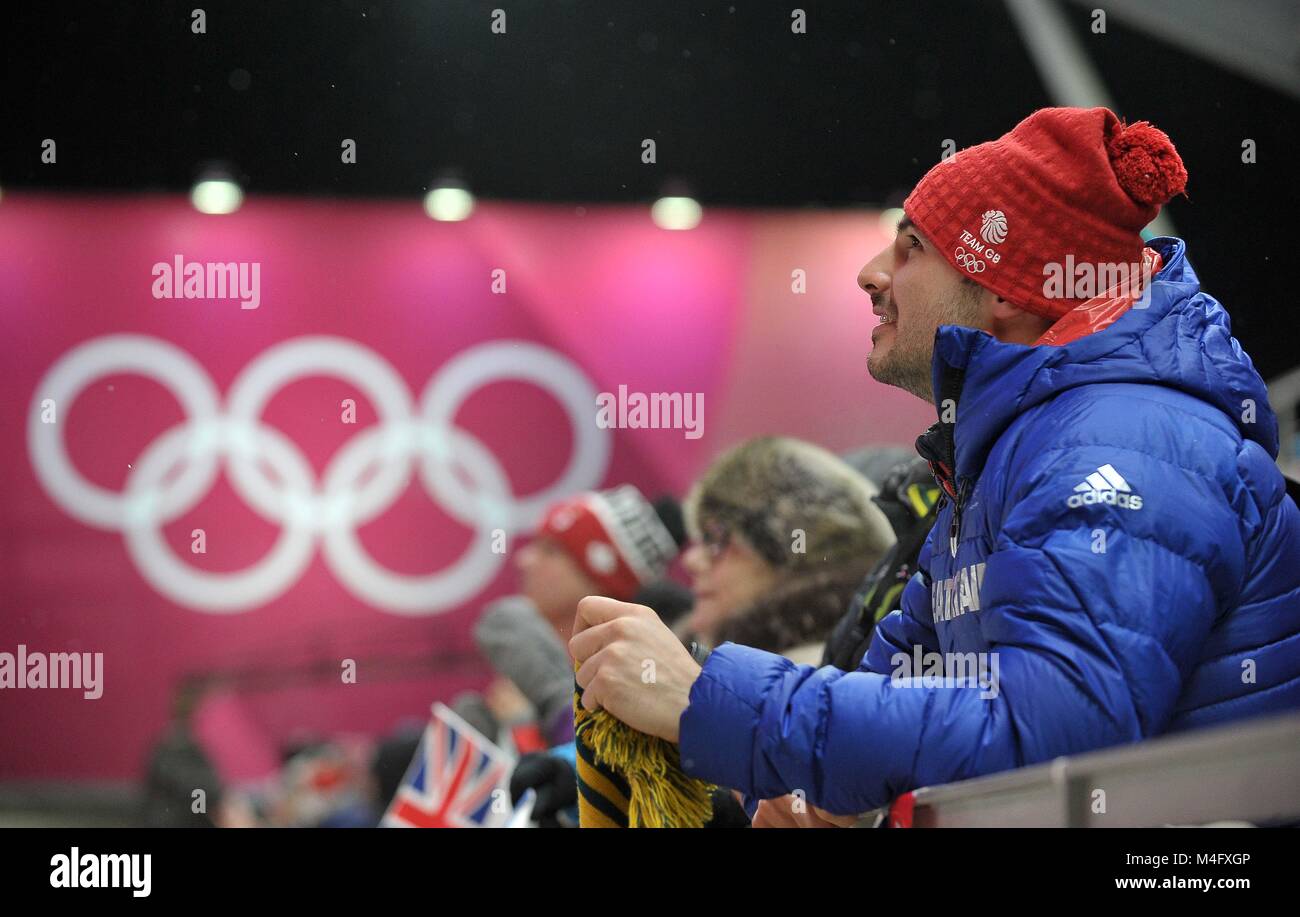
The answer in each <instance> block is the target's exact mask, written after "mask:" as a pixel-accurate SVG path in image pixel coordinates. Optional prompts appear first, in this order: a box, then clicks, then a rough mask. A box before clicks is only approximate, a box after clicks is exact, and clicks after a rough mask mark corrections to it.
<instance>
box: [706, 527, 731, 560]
mask: <svg viewBox="0 0 1300 917" xmlns="http://www.w3.org/2000/svg"><path fill="white" fill-rule="evenodd" d="M730 544H731V530H730V529H728V528H727V527H726V526H725V525H723V524H722V523H720V522H715V521H713V520H709V521H708V522H705V523H704V524H703V525H701V526H700V546H701V547H703V548H704V550H705V551H706V552H707V553H708V555H709V561H710V562H712V561H715V560H717V559H718V558H719V557H721V556H722V555H723V553H724V552H725V551H726V550H727V547H728V546H729V545H730Z"/></svg>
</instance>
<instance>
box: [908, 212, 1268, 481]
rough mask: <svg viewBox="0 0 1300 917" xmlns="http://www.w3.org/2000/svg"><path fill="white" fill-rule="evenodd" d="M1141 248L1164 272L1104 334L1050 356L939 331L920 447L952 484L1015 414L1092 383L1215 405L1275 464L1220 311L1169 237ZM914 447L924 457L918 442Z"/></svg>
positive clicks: (1253, 376) (1259, 397) (1250, 382)
mask: <svg viewBox="0 0 1300 917" xmlns="http://www.w3.org/2000/svg"><path fill="white" fill-rule="evenodd" d="M1147 244H1148V245H1149V246H1150V247H1152V248H1154V249H1156V250H1157V251H1158V252H1160V255H1161V257H1162V258H1163V259H1164V267H1163V268H1162V269H1161V271H1160V273H1159V274H1157V275H1156V276H1155V278H1154V279H1153V280H1152V283H1151V289H1150V296H1149V301H1148V302H1146V304H1145V305H1146V307H1145V308H1139V307H1137V306H1135V307H1134V308H1131V309H1129V310H1128V311H1127V312H1126V313H1125V314H1123V315H1122V316H1120V317H1119V318H1118V319H1117V320H1116V321H1115V323H1114V324H1112V325H1111V326H1110V327H1109V328H1106V329H1104V330H1103V331H1100V332H1097V333H1095V334H1090V335H1087V336H1085V337H1082V338H1079V339H1078V340H1076V341H1072V342H1070V343H1069V344H1066V345H1063V346H1059V347H1055V346H1037V347H1033V346H1026V345H1023V344H1008V343H1003V342H1001V341H998V340H997V339H995V338H994V337H992V336H991V335H989V334H987V333H985V332H983V331H978V330H976V329H973V328H963V327H959V326H956V325H942V326H940V327H939V330H938V331H937V332H936V335H935V348H934V362H933V364H932V373H933V377H932V380H933V385H934V392H935V408H936V409H937V411H938V414H939V422H938V423H937V424H936V425H935V426H934V427H931V429H930V431H927V433H926V434H925V435H924V436H923V437H922V439H925V440H927V442H928V445H929V446H931V447H933V448H938V449H942V448H943V447H944V446H945V445H948V444H950V447H951V461H952V472H953V476H954V477H955V478H958V479H960V478H963V477H976V476H978V474H979V472H980V470H981V469H982V468H983V466H984V462H985V460H986V459H987V458H988V453H989V450H991V449H992V448H993V445H994V444H995V443H996V442H997V440H998V438H999V437H1000V436H1001V435H1002V432H1003V431H1004V430H1005V429H1006V428H1007V426H1008V425H1009V424H1010V423H1011V421H1012V420H1014V419H1015V418H1016V417H1017V416H1018V415H1019V414H1021V413H1023V412H1024V411H1027V410H1029V409H1030V408H1032V407H1033V406H1035V405H1037V404H1039V403H1041V402H1043V401H1045V400H1047V399H1049V398H1052V397H1054V396H1055V395H1057V394H1059V393H1061V392H1063V391H1065V390H1067V389H1069V388H1073V387H1076V386H1079V385H1087V384H1093V383H1099V382H1142V383H1148V384H1156V385H1165V386H1169V387H1171V388H1177V389H1180V390H1183V391H1187V392H1189V393H1191V394H1193V395H1196V396H1197V397H1200V398H1201V399H1202V400H1205V401H1208V402H1210V403H1212V404H1215V405H1217V406H1218V407H1219V408H1220V409H1221V410H1223V411H1224V412H1225V413H1226V414H1228V415H1229V416H1230V417H1233V419H1234V420H1236V421H1237V422H1238V426H1239V427H1240V428H1241V431H1242V435H1243V436H1246V437H1248V438H1251V439H1255V440H1256V441H1258V442H1259V443H1260V444H1261V445H1262V446H1264V448H1265V449H1266V450H1268V451H1269V452H1270V454H1272V455H1273V456H1276V455H1277V418H1276V417H1275V416H1274V415H1273V412H1272V410H1271V409H1270V408H1269V407H1268V395H1267V389H1266V388H1265V387H1264V384H1263V380H1261V379H1260V377H1259V375H1258V373H1256V372H1255V370H1254V367H1253V366H1252V365H1251V363H1250V358H1249V357H1247V356H1246V355H1245V354H1244V353H1243V352H1242V351H1241V348H1240V346H1238V345H1237V342H1236V340H1235V339H1233V338H1232V337H1231V328H1230V325H1229V322H1228V317H1227V313H1226V312H1224V310H1223V307H1222V306H1220V305H1219V303H1218V302H1216V301H1215V300H1214V299H1212V298H1210V297H1209V296H1205V295H1204V294H1201V293H1200V283H1199V281H1198V280H1197V277H1196V274H1195V272H1193V270H1192V267H1191V265H1190V264H1189V263H1188V262H1187V259H1186V245H1185V244H1184V243H1183V241H1182V240H1181V239H1174V238H1158V239H1153V240H1151V241H1150V242H1149V243H1147ZM949 399H951V400H950V401H949V402H948V403H945V402H946V401H947V400H949ZM1245 399H1252V400H1253V403H1254V404H1255V405H1256V408H1257V419H1256V422H1252V423H1251V424H1249V425H1243V424H1242V423H1241V421H1240V419H1239V415H1240V413H1241V412H1240V405H1241V404H1242V402H1243V400H1245ZM945 420H949V421H952V422H951V423H945ZM945 427H947V429H946V430H945V429H944V428H945ZM917 448H918V451H921V452H922V455H923V456H925V457H926V458H931V457H930V456H928V455H925V451H924V450H923V449H922V446H921V443H920V442H919V441H918V447H917ZM931 461H932V462H933V459H931ZM945 489H947V488H945Z"/></svg>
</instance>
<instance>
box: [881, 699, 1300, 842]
mask: <svg viewBox="0 0 1300 917" xmlns="http://www.w3.org/2000/svg"><path fill="white" fill-rule="evenodd" d="M912 795H913V797H914V807H913V809H912V825H913V826H914V827H917V828H958V827H961V828H991V827H1077V828H1098V827H1116V828H1119V827H1151V826H1160V825H1203V824H1206V823H1209V822H1219V821H1235V822H1248V823H1251V824H1277V823H1282V822H1287V821H1300V714H1290V715H1285V716H1280V717H1268V718H1261V719H1258V720H1251V721H1248V722H1244V723H1238V724H1233V725H1231V726H1223V727H1218V728H1214V729H1205V730H1198V731H1195V732H1190V733H1179V734H1178V735H1175V736H1168V737H1161V738H1157V739H1151V740H1149V741H1146V742H1140V743H1138V744H1136V745H1127V746H1123V747H1121V748H1113V749H1108V750H1104V751H1097V752H1090V753H1088V754H1083V755H1077V756H1074V757H1065V758H1057V759H1056V760H1054V761H1050V762H1048V763H1045V764H1039V765H1034V766H1032V767H1025V768H1020V769H1018V770H1014V771H1006V772H1004V773H1000V774H993V775H990V776H988V777H979V778H976V779H974V780H965V781H962V782H960V783H951V784H947V785H945V786H936V787H925V788H923V789H919V790H916V791H915V792H914V793H913V794H912ZM887 817H888V815H887V810H883V809H882V810H879V811H876V812H872V813H868V814H867V815H865V816H864V817H863V819H862V821H860V822H859V823H858V826H859V827H871V826H875V825H878V824H879V823H880V822H881V820H882V819H884V818H887Z"/></svg>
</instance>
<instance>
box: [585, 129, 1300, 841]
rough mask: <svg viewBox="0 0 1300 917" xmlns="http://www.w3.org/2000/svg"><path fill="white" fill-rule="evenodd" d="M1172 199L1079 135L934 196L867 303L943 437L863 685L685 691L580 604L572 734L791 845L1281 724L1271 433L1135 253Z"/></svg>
mask: <svg viewBox="0 0 1300 917" xmlns="http://www.w3.org/2000/svg"><path fill="white" fill-rule="evenodd" d="M1185 181H1186V172H1185V171H1184V169H1183V166H1182V162H1181V160H1180V159H1179V158H1178V155H1177V153H1176V151H1175V150H1174V148H1173V145H1172V144H1171V143H1170V142H1169V139H1168V137H1166V136H1165V135H1164V134H1163V133H1161V132H1160V131H1158V130H1156V129H1155V128H1153V127H1151V126H1150V125H1149V124H1146V123H1144V122H1140V123H1138V124H1133V125H1124V124H1122V123H1121V122H1120V121H1119V120H1118V119H1117V118H1116V117H1115V116H1114V115H1113V114H1112V113H1111V112H1109V111H1107V110H1106V109H1100V108H1098V109H1090V110H1084V109H1044V110H1042V111H1039V112H1036V113H1035V114H1034V115H1032V116H1030V117H1029V118H1027V119H1026V120H1025V121H1023V122H1021V124H1020V125H1018V126H1017V127H1016V128H1015V130H1013V131H1012V132H1011V133H1009V134H1007V135H1005V136H1004V137H1002V138H1000V139H999V140H997V141H994V142H991V143H986V144H981V145H979V146H976V147H973V148H970V149H968V150H963V151H961V152H960V153H958V154H957V155H956V156H955V157H953V158H952V159H951V160H950V161H948V162H944V163H941V164H939V165H938V166H936V167H935V168H933V169H932V170H931V171H930V172H929V173H928V174H927V175H926V176H925V177H924V178H923V179H922V181H921V182H920V184H918V186H917V188H916V189H915V190H914V191H913V193H912V194H911V195H910V196H909V197H908V199H907V201H906V202H905V204H904V212H905V214H906V217H905V219H904V220H903V223H902V225H901V226H900V231H899V234H898V237H897V239H896V240H895V242H894V244H893V245H892V246H891V247H890V248H888V249H886V250H885V251H883V252H881V253H880V255H878V256H877V257H876V258H875V259H874V260H873V261H872V262H871V263H869V264H868V265H867V266H866V267H864V268H863V270H862V272H861V274H860V275H859V284H860V285H861V286H862V288H863V289H864V290H865V291H866V292H867V293H869V294H870V296H871V298H872V302H873V305H874V308H875V311H876V313H877V314H878V315H880V317H881V325H880V326H879V327H878V328H876V329H875V331H874V332H873V334H872V340H873V344H874V347H873V350H872V353H871V357H870V360H869V369H870V371H871V373H872V375H873V376H875V377H876V378H877V379H880V380H881V381H885V382H888V383H890V384H893V385H898V386H900V387H902V388H905V389H907V390H909V391H911V392H913V393H914V394H917V395H919V396H921V397H925V398H928V399H930V400H932V401H933V402H934V404H935V406H936V408H937V410H938V413H939V422H938V423H937V424H935V426H934V427H932V428H931V429H930V430H929V431H928V432H927V433H926V434H925V435H923V436H922V437H921V439H920V440H919V441H918V449H919V450H920V451H921V453H922V455H923V456H924V457H925V458H927V459H928V460H929V462H930V464H931V467H932V469H933V470H934V472H935V475H936V478H937V479H938V480H939V482H940V484H941V485H942V486H943V488H944V490H945V492H946V494H947V503H946V505H945V506H944V508H943V510H942V511H941V512H940V514H939V516H938V518H937V521H936V523H935V526H934V530H933V532H932V534H931V537H930V541H929V542H928V543H927V545H926V547H925V548H924V549H923V550H922V553H921V557H920V563H919V567H920V571H919V572H918V573H917V575H916V576H915V577H914V578H913V579H912V581H911V582H910V583H909V584H908V586H907V588H906V589H905V590H904V593H903V599H902V609H901V610H900V611H896V612H894V613H892V614H890V615H887V616H886V617H885V618H884V619H883V620H882V621H881V622H880V624H879V626H878V627H877V631H876V635H875V639H874V641H873V643H872V645H871V648H870V650H869V651H868V653H867V656H866V658H865V660H864V661H863V665H862V667H861V668H860V669H859V670H858V671H857V672H851V673H850V672H843V671H840V670H838V669H834V668H831V667H826V668H823V669H820V670H819V669H815V668H812V667H810V666H797V665H794V664H793V663H790V662H788V661H787V660H785V659H783V658H781V657H779V656H775V655H772V654H769V653H763V652H759V651H756V650H753V649H749V648H745V647H740V646H735V645H731V644H724V645H723V646H722V647H720V648H718V649H717V650H715V651H714V652H713V653H712V654H711V655H710V656H709V657H708V659H707V661H706V662H705V663H704V665H703V668H702V670H701V667H700V666H699V664H698V663H697V662H696V661H695V660H693V659H692V658H690V657H689V656H688V655H687V654H685V653H684V652H683V651H682V649H681V647H680V644H678V643H677V642H676V641H675V640H674V639H673V638H672V635H671V634H670V633H669V632H668V631H667V630H666V629H665V628H662V627H661V626H659V625H658V624H657V622H656V620H655V617H654V615H653V613H652V612H650V611H649V610H648V609H644V608H641V607H640V606H636V605H629V604H626V603H619V602H613V601H611V600H608V599H600V598H588V599H584V600H583V601H582V602H581V603H580V604H579V606H578V621H577V624H576V626H575V636H574V637H573V639H572V641H571V643H570V648H571V650H572V652H573V655H574V658H575V659H576V660H578V661H579V662H580V663H581V666H580V669H579V672H578V682H579V685H580V686H582V687H583V688H584V689H585V693H584V695H583V703H584V705H586V706H588V707H595V706H601V707H604V708H605V709H607V710H609V711H610V712H611V713H612V714H614V715H615V716H617V717H619V718H620V719H622V720H624V721H625V722H627V723H629V724H630V725H632V726H634V727H636V728H637V729H640V730H642V731H644V732H648V733H652V734H655V735H659V736H662V737H664V738H666V739H669V740H671V741H675V742H678V743H679V744H680V749H681V756H682V761H683V766H684V767H685V768H686V770H687V771H688V773H691V774H694V775H696V776H699V777H703V778H706V779H708V780H710V781H713V782H716V783H719V784H722V785H725V786H729V787H733V788H736V789H738V790H741V791H742V792H744V793H746V794H747V795H749V796H752V797H755V798H758V799H765V800H766V799H773V798H775V797H781V796H783V795H785V794H789V793H792V792H795V791H802V794H803V797H804V798H805V799H806V800H807V801H808V802H809V803H811V804H812V805H813V806H815V807H818V809H819V810H820V811H819V812H818V814H810V815H808V816H807V817H805V818H802V819H794V820H792V821H787V822H786V823H804V824H807V823H819V822H822V821H828V822H838V821H839V820H835V819H832V815H841V816H842V815H851V814H854V813H859V812H863V811H866V810H868V809H871V808H874V807H877V806H881V805H884V804H886V803H888V802H889V801H890V800H891V799H893V798H894V797H896V796H898V795H899V794H901V793H903V792H905V791H907V790H910V789H914V788H916V787H919V786H927V785H931V786H932V785H937V784H942V783H949V782H952V781H955V780H962V779H966V778H970V777H975V776H979V775H982V774H988V773H991V772H994V771H1000V770H1005V769H1008V768H1013V767H1019V766H1022V765H1027V764H1032V763H1035V762H1040V761H1044V760H1048V759H1051V758H1053V757H1056V756H1058V755H1064V754H1074V753H1078V752H1083V751H1088V750H1090V749H1096V748H1102V747H1105V746H1110V745H1116V744H1119V743H1124V742H1134V741H1138V740H1140V739H1143V738H1147V737H1150V736H1153V735H1158V734H1161V733H1165V732H1171V731H1176V730H1181V729H1188V728H1193V727H1198V726H1205V725H1209V724H1214V723H1222V722H1226V721H1229V720H1236V719H1244V718H1248V717H1252V716H1257V715H1261V714H1266V713H1270V712H1275V711H1283V710H1290V709H1295V708H1298V707H1300V510H1297V507H1296V504H1295V503H1294V502H1293V501H1292V500H1291V499H1290V498H1289V497H1288V496H1287V495H1286V489H1285V481H1284V479H1283V477H1282V475H1281V474H1280V473H1279V471H1278V469H1277V467H1276V465H1275V464H1274V459H1275V457H1276V455H1277V448H1278V443H1277V420H1276V417H1275V416H1274V414H1273V412H1272V410H1271V409H1270V407H1269V406H1268V401H1267V393H1266V390H1265V386H1264V383H1263V382H1262V380H1261V379H1260V377H1259V375H1258V374H1257V373H1256V372H1255V370H1254V368H1253V366H1252V364H1251V362H1250V359H1249V357H1247V356H1246V354H1245V353H1244V352H1242V350H1241V348H1240V346H1239V345H1238V344H1237V341H1236V340H1235V339H1234V338H1233V337H1232V336H1231V333H1230V329H1229V323H1228V316H1227V314H1226V313H1225V312H1224V310H1223V307H1222V306H1220V305H1219V303H1218V302H1216V301H1215V300H1214V299H1213V298H1211V297H1210V296H1208V295H1207V294H1205V293H1203V292H1201V290H1200V284H1199V281H1198V280H1197V277H1196V275H1195V273H1194V272H1193V271H1192V268H1191V265H1190V264H1189V263H1188V261H1187V255H1186V251H1185V246H1184V244H1183V242H1181V241H1180V240H1177V239H1171V238H1159V239H1153V240H1151V241H1150V242H1149V244H1148V245H1147V246H1146V247H1145V248H1144V247H1143V244H1142V241H1141V238H1140V235H1139V232H1140V230H1141V229H1142V227H1143V226H1145V225H1146V224H1147V223H1148V222H1149V221H1150V220H1151V219H1153V218H1154V217H1155V215H1156V213H1157V212H1158V211H1159V207H1160V205H1161V204H1163V203H1165V202H1167V201H1168V200H1169V198H1170V197H1172V196H1173V194H1175V193H1178V192H1180V191H1181V190H1182V188H1183V186H1184V184H1185ZM1116 265H1119V266H1121V267H1122V266H1123V265H1133V266H1134V267H1135V268H1137V270H1135V271H1133V272H1131V273H1129V274H1125V273H1124V272H1123V271H1119V270H1116V269H1115V266H1116ZM1142 267H1145V268H1146V269H1147V270H1148V271H1150V272H1152V273H1154V279H1150V278H1149V277H1144V276H1143V275H1142ZM1103 276H1104V277H1106V278H1107V280H1106V282H1105V283H1104V284H1103V285H1102V286H1100V287H1099V286H1098V285H1097V281H1098V278H1100V277H1103ZM1117 278H1118V279H1117ZM646 659H652V660H654V661H655V678H654V679H653V680H652V682H653V683H652V684H647V683H646V682H645V681H644V680H643V677H642V676H643V672H644V670H645V669H644V661H645V660H646ZM936 659H937V660H939V661H940V662H941V664H942V667H943V674H944V675H947V676H952V675H953V674H954V669H956V670H957V672H958V674H962V673H964V674H966V675H967V676H972V677H968V678H965V679H962V678H952V677H949V678H947V679H940V678H933V677H928V676H932V675H935V674H937V670H936V669H934V668H933V667H932V665H931V661H932V660H936ZM972 662H973V663H974V665H975V667H974V668H971V667H970V666H971V663H972ZM918 664H919V665H918ZM765 805H769V808H771V807H770V804H765ZM759 814H760V819H759V820H756V824H757V823H760V822H761V819H762V817H763V809H762V808H760V813H759ZM769 814H770V812H769ZM771 820H772V821H774V822H777V823H780V822H781V818H780V817H776V816H773V817H772V818H771Z"/></svg>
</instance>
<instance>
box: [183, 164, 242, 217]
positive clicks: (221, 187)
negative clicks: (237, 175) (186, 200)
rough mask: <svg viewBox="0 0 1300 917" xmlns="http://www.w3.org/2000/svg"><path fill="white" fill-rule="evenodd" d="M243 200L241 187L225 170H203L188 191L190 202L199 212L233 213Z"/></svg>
mask: <svg viewBox="0 0 1300 917" xmlns="http://www.w3.org/2000/svg"><path fill="white" fill-rule="evenodd" d="M243 202H244V192H243V189H241V188H240V187H239V183H238V182H237V181H235V179H234V177H233V176H231V175H230V174H229V173H227V172H220V171H208V172H204V173H203V174H202V175H201V176H200V177H199V180H198V181H197V182H195V183H194V188H193V189H192V190H191V191H190V203H191V204H193V205H194V209H195V210H197V211H198V212H199V213H211V214H224V213H234V212H235V211H236V210H238V209H239V206H240V205H241V204H242V203H243Z"/></svg>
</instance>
